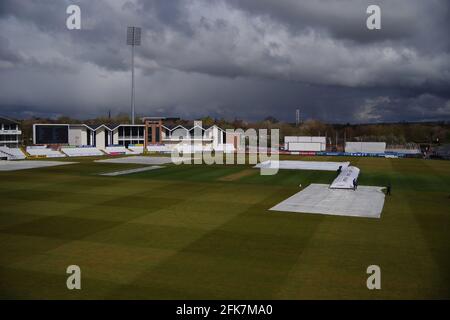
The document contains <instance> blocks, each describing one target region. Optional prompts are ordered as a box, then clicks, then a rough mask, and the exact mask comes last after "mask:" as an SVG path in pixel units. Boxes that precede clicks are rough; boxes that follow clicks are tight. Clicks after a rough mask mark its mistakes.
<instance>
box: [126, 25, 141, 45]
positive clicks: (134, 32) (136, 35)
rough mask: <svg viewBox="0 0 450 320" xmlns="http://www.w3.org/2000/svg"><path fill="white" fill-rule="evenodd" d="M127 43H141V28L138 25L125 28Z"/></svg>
mask: <svg viewBox="0 0 450 320" xmlns="http://www.w3.org/2000/svg"><path fill="white" fill-rule="evenodd" d="M127 45H129V46H140V45H141V28H138V27H128V28H127Z"/></svg>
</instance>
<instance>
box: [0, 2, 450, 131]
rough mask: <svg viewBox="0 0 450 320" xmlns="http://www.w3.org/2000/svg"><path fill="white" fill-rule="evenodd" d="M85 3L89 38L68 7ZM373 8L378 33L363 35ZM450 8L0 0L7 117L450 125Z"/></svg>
mask: <svg viewBox="0 0 450 320" xmlns="http://www.w3.org/2000/svg"><path fill="white" fill-rule="evenodd" d="M69 4H77V5H79V6H80V8H81V30H68V29H67V28H66V18H67V17H68V15H67V14H66V8H67V6H68V5H69ZM369 4H378V5H379V6H380V7H381V26H382V29H381V30H376V31H370V30H368V29H367V28H366V18H367V17H368V15H367V14H366V9H367V6H368V5H369ZM449 8H450V1H448V0H427V1H424V0H391V1H382V0H377V1H374V0H370V1H366V0H340V1H333V0H329V1H325V0H170V1H168V0H160V1H158V0H153V1H152V0H148V1H144V0H83V1H75V0H73V1H64V0H39V1H38V0H1V1H0V114H4V115H9V116H12V117H17V118H25V117H30V116H33V115H35V116H51V117H56V116H59V115H68V116H73V117H78V118H89V117H94V116H98V115H106V114H107V113H108V110H111V112H112V113H113V114H117V113H119V112H127V113H129V109H130V85H131V80H130V79H131V78H130V76H131V73H130V61H131V49H130V47H129V46H127V45H126V27H127V26H128V25H136V26H140V27H142V46H140V47H138V48H137V49H136V58H135V62H136V112H137V113H138V114H139V115H147V116H160V115H165V116H180V117H183V118H188V119H194V118H196V117H202V116H207V115H210V116H212V117H224V118H227V119H234V118H235V117H237V118H241V119H242V118H243V119H247V120H259V119H264V118H265V117H267V116H274V117H276V118H278V119H281V120H285V121H292V122H294V121H295V109H297V108H300V109H301V114H302V117H303V118H315V119H320V120H324V121H331V122H380V121H403V120H406V121H418V120H419V121H420V120H437V119H439V120H442V119H447V120H448V119H450V42H449V38H450V37H449V30H450V12H449Z"/></svg>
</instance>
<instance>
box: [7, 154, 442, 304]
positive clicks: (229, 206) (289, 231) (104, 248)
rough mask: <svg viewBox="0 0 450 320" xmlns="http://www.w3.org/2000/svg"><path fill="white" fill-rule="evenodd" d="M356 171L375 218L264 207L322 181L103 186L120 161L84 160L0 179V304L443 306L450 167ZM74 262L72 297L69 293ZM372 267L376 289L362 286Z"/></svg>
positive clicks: (182, 171)
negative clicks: (383, 190)
mask: <svg viewBox="0 0 450 320" xmlns="http://www.w3.org/2000/svg"><path fill="white" fill-rule="evenodd" d="M287 158H291V157H287ZM319 159H320V160H322V159H323V158H319ZM353 159H355V158H352V159H350V161H353ZM323 160H325V159H323ZM332 160H336V159H332ZM340 160H341V158H339V161H340ZM357 162H358V164H357V165H358V166H360V167H361V168H363V171H362V175H361V181H360V183H361V184H367V185H383V184H385V183H387V182H388V181H391V183H392V185H393V195H392V197H390V198H388V199H387V201H386V204H385V209H384V211H383V214H382V218H381V219H380V220H379V221H374V220H372V219H355V218H348V217H329V216H318V215H308V214H289V213H277V212H270V211H268V210H267V209H268V208H270V207H271V206H273V205H274V204H276V203H279V202H280V201H282V200H284V199H286V198H287V197H289V196H291V195H292V194H294V193H296V192H298V185H299V184H302V185H304V186H306V185H307V184H309V183H311V182H315V183H327V182H328V183H329V182H330V181H331V180H332V179H333V177H334V175H335V173H332V172H331V173H329V172H317V171H292V170H282V171H280V172H279V173H278V174H277V175H275V176H260V175H259V174H256V175H254V174H249V175H247V174H242V172H247V171H249V170H251V171H253V170H255V169H251V168H250V167H249V166H241V165H239V166H202V165H192V166H187V165H180V166H168V167H167V168H164V169H162V170H160V171H152V172H143V173H137V174H132V175H128V176H122V177H99V176H97V175H96V173H98V172H105V171H108V170H121V169H123V168H127V167H129V166H127V165H125V166H120V165H119V166H117V165H110V164H98V163H93V162H91V160H90V159H83V160H81V161H80V163H79V164H77V165H70V166H67V167H66V168H63V167H56V168H45V169H38V170H29V171H28V172H27V173H26V174H24V172H18V173H17V174H16V173H12V172H8V173H0V179H3V177H7V178H8V179H10V180H11V179H12V180H11V181H12V183H11V185H10V186H5V184H3V185H2V186H1V187H0V201H1V203H2V205H1V206H0V250H1V253H0V297H2V298H63V299H71V298H81V299H83V298H85V299H89V298H144V299H145V298H180V299H183V298H287V299H297V298H448V297H450V293H449V285H448V283H449V281H448V280H449V278H448V275H447V270H449V269H450V261H449V257H448V254H447V252H448V249H449V243H450V241H449V240H450V236H449V235H448V232H447V230H448V228H449V227H450V220H449V217H450V212H449V207H450V206H449V205H448V204H449V202H448V201H449V199H448V193H450V189H449V188H450V187H449V186H450V180H449V179H450V174H449V173H450V163H448V162H444V161H428V162H423V160H409V159H408V160H407V159H372V158H358V159H357ZM430 167H431V169H430ZM255 171H256V172H258V170H255ZM230 176H231V177H237V178H236V179H235V180H233V181H222V180H223V179H225V180H227V177H230ZM447 182H448V184H447ZM70 264H78V265H80V267H81V268H82V275H83V276H82V277H83V278H82V285H83V290H81V291H78V292H76V291H69V290H67V289H66V287H65V280H66V274H65V268H66V267H67V266H68V265H70ZM370 264H379V265H380V266H381V268H382V272H383V274H382V279H383V280H382V281H383V290H381V291H369V290H367V288H366V287H365V280H366V277H367V275H366V273H365V271H366V268H367V266H368V265H370Z"/></svg>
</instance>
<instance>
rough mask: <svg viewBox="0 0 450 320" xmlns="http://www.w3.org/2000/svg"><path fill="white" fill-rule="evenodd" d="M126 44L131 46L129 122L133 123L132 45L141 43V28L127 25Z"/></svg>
mask: <svg viewBox="0 0 450 320" xmlns="http://www.w3.org/2000/svg"><path fill="white" fill-rule="evenodd" d="M127 45H129V46H131V124H134V47H135V46H140V45H141V28H138V27H128V29H127Z"/></svg>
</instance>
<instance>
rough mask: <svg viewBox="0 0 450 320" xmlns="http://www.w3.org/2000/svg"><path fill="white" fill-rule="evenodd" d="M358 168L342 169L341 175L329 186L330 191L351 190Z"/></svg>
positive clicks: (356, 177)
mask: <svg viewBox="0 0 450 320" xmlns="http://www.w3.org/2000/svg"><path fill="white" fill-rule="evenodd" d="M359 171H360V170H359V168H357V167H353V166H349V167H347V168H344V169H342V171H341V173H340V174H339V175H338V176H337V177H336V179H334V181H333V183H332V184H331V185H330V188H331V189H353V180H354V179H358V176H359Z"/></svg>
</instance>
